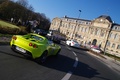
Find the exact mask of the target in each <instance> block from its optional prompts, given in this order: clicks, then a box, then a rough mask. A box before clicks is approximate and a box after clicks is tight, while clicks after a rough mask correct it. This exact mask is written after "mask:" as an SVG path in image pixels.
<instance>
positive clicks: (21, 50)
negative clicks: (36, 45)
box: [16, 47, 26, 53]
mask: <svg viewBox="0 0 120 80" xmlns="http://www.w3.org/2000/svg"><path fill="white" fill-rule="evenodd" d="M16 49H17V50H18V51H20V52H23V53H26V50H24V49H22V48H20V47H16Z"/></svg>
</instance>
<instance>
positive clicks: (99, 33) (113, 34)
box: [50, 15, 120, 55]
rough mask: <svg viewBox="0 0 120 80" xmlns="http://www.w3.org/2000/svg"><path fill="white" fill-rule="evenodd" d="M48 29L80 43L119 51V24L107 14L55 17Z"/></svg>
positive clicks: (117, 52) (115, 51) (114, 51)
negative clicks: (88, 17) (89, 17)
mask: <svg viewBox="0 0 120 80" xmlns="http://www.w3.org/2000/svg"><path fill="white" fill-rule="evenodd" d="M50 30H57V31H59V32H60V33H62V34H65V35H66V38H67V39H74V40H77V41H78V42H79V43H80V44H81V45H96V46H99V47H100V48H101V49H103V50H104V51H110V52H112V54H113V53H115V54H117V55H119V53H120V25H119V24H117V23H114V22H113V21H112V19H111V18H110V16H107V15H101V16H99V17H97V18H95V19H94V20H85V19H77V18H70V17H67V16H65V17H62V18H58V17H56V18H54V19H53V20H52V23H51V26H50Z"/></svg>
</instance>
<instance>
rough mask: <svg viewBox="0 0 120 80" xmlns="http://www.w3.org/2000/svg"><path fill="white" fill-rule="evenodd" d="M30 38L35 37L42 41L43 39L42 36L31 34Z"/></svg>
mask: <svg viewBox="0 0 120 80" xmlns="http://www.w3.org/2000/svg"><path fill="white" fill-rule="evenodd" d="M30 38H34V39H35V40H39V41H42V40H43V38H42V37H38V36H35V35H31V37H30Z"/></svg>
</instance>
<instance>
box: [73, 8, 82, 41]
mask: <svg viewBox="0 0 120 80" xmlns="http://www.w3.org/2000/svg"><path fill="white" fill-rule="evenodd" d="M80 14H81V10H79V15H78V18H77V20H76V26H77V22H78V19H79V17H80ZM76 26H75V28H74V30H73V34H72V39H74V38H73V37H75V30H76Z"/></svg>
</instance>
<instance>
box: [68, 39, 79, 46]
mask: <svg viewBox="0 0 120 80" xmlns="http://www.w3.org/2000/svg"><path fill="white" fill-rule="evenodd" d="M66 44H67V45H69V46H72V47H76V48H80V44H79V43H78V42H77V41H75V40H67V41H66Z"/></svg>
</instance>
